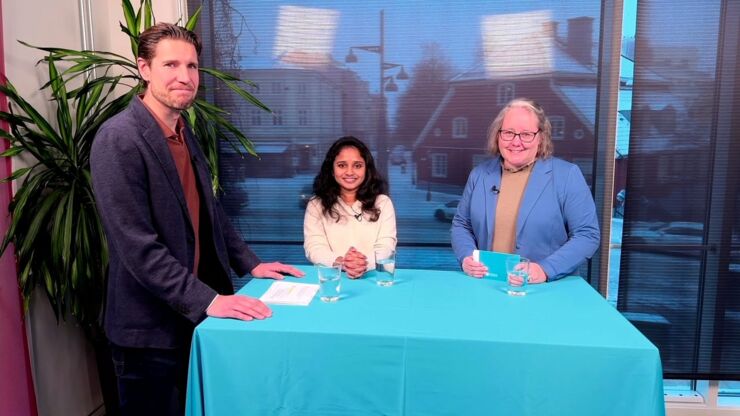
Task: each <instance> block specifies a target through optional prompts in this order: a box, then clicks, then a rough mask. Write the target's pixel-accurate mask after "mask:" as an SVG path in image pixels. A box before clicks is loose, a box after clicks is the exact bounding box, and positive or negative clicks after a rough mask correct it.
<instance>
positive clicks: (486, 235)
mask: <svg viewBox="0 0 740 416" xmlns="http://www.w3.org/2000/svg"><path fill="white" fill-rule="evenodd" d="M494 186H495V187H496V188H500V187H501V158H494V159H490V160H487V161H486V162H484V163H481V164H480V165H478V166H477V167H476V168H475V169H473V171H472V172H471V173H470V176H469V177H468V182H467V184H466V185H465V190H464V191H463V195H462V197H461V199H460V204H459V205H458V207H457V213H456V214H455V217H454V218H453V220H452V228H451V234H452V248H453V250H454V251H455V256H456V257H457V260H458V262H460V263H462V261H463V259H464V258H465V257H467V256H470V255H471V254H472V253H473V250H475V249H479V250H490V249H491V243H492V242H493V230H494V225H495V224H494V223H495V218H496V205H497V202H498V194H497V193H495V192H494V191H493V189H494ZM598 247H599V223H598V220H597V218H596V206H595V204H594V200H593V197H592V196H591V191H590V190H589V188H588V185H587V184H586V180H585V179H584V178H583V174H582V173H581V170H580V169H579V168H578V166H576V165H574V164H572V163H569V162H566V161H564V160H561V159H557V158H548V159H544V160H543V159H538V160H537V162H536V163H535V164H534V167H533V170H532V173H531V174H530V177H529V182H527V187H526V189H525V190H524V195H523V197H522V202H521V206H520V208H519V215H518V217H517V226H516V245H515V252H516V253H518V254H520V255H522V256H524V257H527V258H528V259H530V260H531V261H533V262H535V263H538V264H539V265H540V266H542V269H543V270H544V271H545V273H546V274H547V279H548V280H555V279H558V278H561V277H563V276H566V275H569V274H572V273H573V272H575V271H576V269H577V268H578V266H579V265H581V264H582V263H583V262H585V261H586V260H587V259H589V258H590V257H591V256H593V254H594V253H595V252H596V250H597V249H598Z"/></svg>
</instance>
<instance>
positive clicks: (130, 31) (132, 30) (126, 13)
mask: <svg viewBox="0 0 740 416" xmlns="http://www.w3.org/2000/svg"><path fill="white" fill-rule="evenodd" d="M121 7H122V8H123V17H124V19H125V20H126V26H125V28H124V26H123V24H121V29H122V30H123V32H124V33H126V34H127V35H128V36H129V39H130V42H131V52H132V54H133V55H134V56H139V45H138V43H137V42H136V40H137V38H138V35H139V19H138V16H137V14H136V13H135V12H134V6H132V5H131V1H130V0H123V1H122V2H121ZM124 29H125V30H124ZM134 34H135V35H134Z"/></svg>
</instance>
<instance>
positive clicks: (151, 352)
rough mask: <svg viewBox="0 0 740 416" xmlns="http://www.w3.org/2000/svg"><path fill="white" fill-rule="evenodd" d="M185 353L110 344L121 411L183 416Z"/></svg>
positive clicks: (185, 377) (141, 414) (122, 412)
mask: <svg viewBox="0 0 740 416" xmlns="http://www.w3.org/2000/svg"><path fill="white" fill-rule="evenodd" d="M189 352H190V350H189V348H179V349H174V350H166V349H158V348H128V347H119V346H117V345H113V344H111V355H112V357H113V366H114V367H115V371H116V377H117V379H118V394H119V400H120V403H121V414H122V415H124V416H127V415H132V416H134V415H135V416H144V415H153V416H154V415H157V416H160V415H162V416H166V415H171V416H182V415H184V414H185V393H186V389H187V377H188V355H189Z"/></svg>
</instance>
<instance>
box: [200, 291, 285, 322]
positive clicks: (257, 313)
mask: <svg viewBox="0 0 740 416" xmlns="http://www.w3.org/2000/svg"><path fill="white" fill-rule="evenodd" d="M206 315H208V316H213V317H216V318H234V319H241V320H242V321H251V320H253V319H265V318H269V317H271V316H272V311H271V310H270V308H269V307H268V306H267V305H265V304H264V303H262V301H261V300H259V299H255V298H250V297H249V296H244V295H218V296H216V299H214V300H213V303H211V306H209V307H208V309H206Z"/></svg>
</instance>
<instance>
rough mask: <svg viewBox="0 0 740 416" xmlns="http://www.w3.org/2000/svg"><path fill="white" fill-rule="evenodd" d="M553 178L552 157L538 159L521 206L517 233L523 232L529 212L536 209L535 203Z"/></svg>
mask: <svg viewBox="0 0 740 416" xmlns="http://www.w3.org/2000/svg"><path fill="white" fill-rule="evenodd" d="M551 180H552V159H550V158H548V159H544V160H542V159H537V162H536V163H535V164H534V168H533V169H532V173H531V175H530V176H529V182H528V183H527V188H526V189H525V191H524V198H522V204H521V206H520V207H519V216H518V219H517V224H516V235H517V236H519V235H521V234H522V230H523V229H524V224H526V222H527V218H528V217H529V214H530V213H531V212H532V209H534V205H535V204H536V203H537V200H538V199H539V198H540V196H541V195H542V192H543V191H544V190H545V188H546V187H547V184H548V183H549V182H550V181H551Z"/></svg>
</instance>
